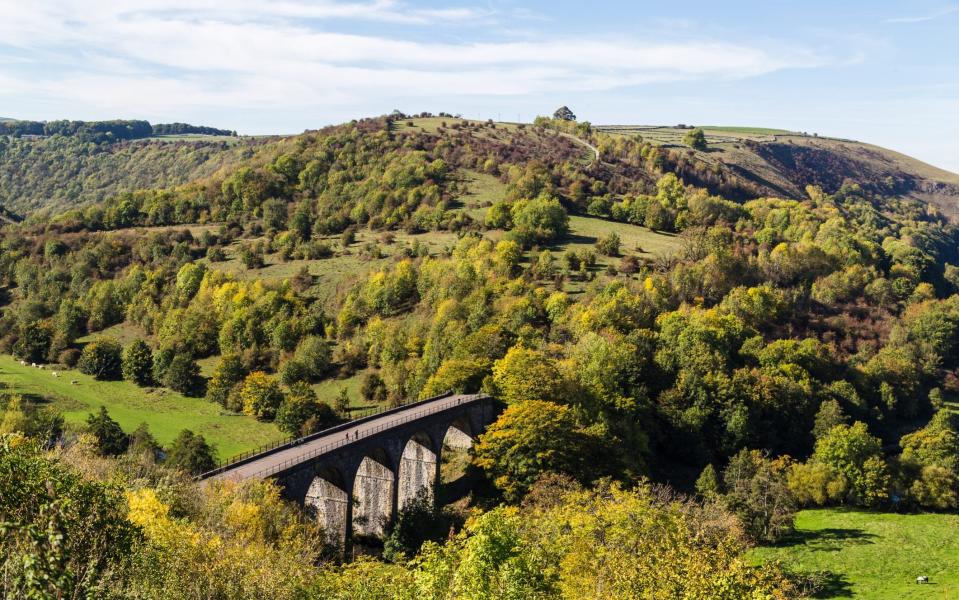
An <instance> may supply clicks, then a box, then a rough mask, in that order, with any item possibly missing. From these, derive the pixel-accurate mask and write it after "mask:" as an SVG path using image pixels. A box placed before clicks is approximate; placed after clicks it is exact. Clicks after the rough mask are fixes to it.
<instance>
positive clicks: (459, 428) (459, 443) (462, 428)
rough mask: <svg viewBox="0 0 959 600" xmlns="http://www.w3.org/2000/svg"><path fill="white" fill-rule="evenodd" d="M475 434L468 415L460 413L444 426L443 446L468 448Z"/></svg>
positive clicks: (471, 444)
mask: <svg viewBox="0 0 959 600" xmlns="http://www.w3.org/2000/svg"><path fill="white" fill-rule="evenodd" d="M475 437H476V434H475V433H474V431H473V425H472V424H471V423H470V418H469V415H462V416H461V417H459V418H458V419H456V420H455V421H453V422H452V423H450V425H449V427H447V428H446V433H445V434H444V435H443V447H444V448H470V447H472V446H473V440H474V439H475Z"/></svg>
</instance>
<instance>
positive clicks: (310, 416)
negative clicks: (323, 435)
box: [276, 382, 336, 437]
mask: <svg viewBox="0 0 959 600" xmlns="http://www.w3.org/2000/svg"><path fill="white" fill-rule="evenodd" d="M335 421H336V414H335V413H334V412H333V409H332V408H331V407H330V405H329V404H326V403H325V402H320V401H319V400H317V398H316V392H314V391H313V388H311V387H310V386H309V384H307V383H303V382H299V383H294V384H293V385H292V386H290V392H289V393H288V394H287V395H286V397H285V398H284V399H283V403H282V404H280V408H279V409H278V410H277V411H276V425H277V426H278V427H279V428H280V429H281V430H282V431H283V432H285V433H287V434H289V435H291V436H294V437H298V436H301V435H309V434H310V433H313V432H314V431H319V430H320V429H324V428H326V427H329V426H330V425H332V424H333V423H334V422H335ZM307 423H309V424H310V427H309V428H310V429H312V431H306V430H305V429H304V425H306V424H307Z"/></svg>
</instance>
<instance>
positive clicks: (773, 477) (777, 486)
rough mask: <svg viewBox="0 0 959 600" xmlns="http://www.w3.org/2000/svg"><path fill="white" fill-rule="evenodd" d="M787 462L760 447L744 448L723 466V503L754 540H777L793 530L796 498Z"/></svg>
mask: <svg viewBox="0 0 959 600" xmlns="http://www.w3.org/2000/svg"><path fill="white" fill-rule="evenodd" d="M786 466H787V464H786V462H785V461H782V460H770V459H769V458H767V457H766V456H764V455H763V453H762V452H760V451H758V450H746V449H743V450H741V451H740V452H739V453H738V454H736V455H735V456H733V457H732V458H731V459H730V461H729V464H728V465H727V466H726V468H725V469H723V487H724V489H725V491H726V493H725V495H724V496H723V503H724V504H725V505H726V506H727V507H728V508H729V510H730V511H732V512H733V513H735V514H736V515H737V516H738V517H739V518H740V520H741V521H742V523H743V525H744V527H745V528H746V532H747V533H748V534H749V536H750V537H752V538H753V539H754V540H757V541H763V542H774V541H776V540H778V539H779V538H781V537H782V536H783V535H784V534H786V533H788V532H790V531H792V528H793V520H794V518H795V514H796V501H795V499H794V498H793V495H792V492H791V491H790V490H789V486H788V484H787V479H786V477H787V469H786Z"/></svg>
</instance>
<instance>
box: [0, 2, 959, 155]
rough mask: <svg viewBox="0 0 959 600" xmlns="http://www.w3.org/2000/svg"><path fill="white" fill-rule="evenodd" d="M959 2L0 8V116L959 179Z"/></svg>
mask: <svg viewBox="0 0 959 600" xmlns="http://www.w3.org/2000/svg"><path fill="white" fill-rule="evenodd" d="M957 34H959V0H956V1H948V0H909V2H902V1H898V2H890V1H882V0H872V1H861V0H844V1H842V2H837V1H836V0H830V1H821V0H803V1H791V0H761V1H760V0H755V1H749V2H747V1H738V0H725V1H722V2H720V1H716V0H711V1H708V2H707V1H699V0H686V1H684V2H663V1H657V2H648V1H645V0H633V1H629V2H627V1H613V2H601V1H596V0H593V1H579V2H567V1H564V0H554V1H551V2H539V1H535V2H517V1H510V0H486V1H483V0H475V1H473V0H462V1H458V2H445V3H441V2H430V1H419V0H277V1H269V0H30V1H24V0H0V117H10V118H19V119H33V120H51V119H61V118H68V119H80V120H95V119H112V118H130V119H132V118H142V119H148V120H149V121H151V122H153V123H162V122H172V121H182V122H190V123H195V124H203V125H212V126H217V127H222V128H227V129H235V130H237V131H239V132H240V133H243V134H265V133H298V132H301V131H303V130H305V129H315V128H318V127H321V126H323V125H328V124H333V123H339V122H343V121H347V120H350V119H353V118H360V117H364V116H375V115H380V114H385V113H388V112H390V111H392V110H393V109H399V110H401V111H404V112H409V113H416V112H421V111H431V112H434V113H435V112H440V111H446V112H449V113H454V114H455V113H460V114H462V115H464V116H467V117H479V118H484V119H485V118H493V119H499V120H508V121H515V120H521V121H531V120H532V119H533V118H534V117H535V116H536V115H541V114H550V113H552V111H553V110H554V109H555V108H557V107H558V106H560V105H568V106H569V107H570V108H572V109H573V111H574V112H575V113H576V114H577V115H578V116H579V118H580V120H588V121H590V122H592V123H596V124H677V123H691V124H697V125H748V126H760V127H776V128H784V129H791V130H797V131H807V132H809V133H813V132H816V133H819V134H821V135H829V136H835V137H843V138H850V139H856V140H861V141H866V142H870V143H874V144H878V145H881V146H885V147H889V148H893V149H896V150H899V151H901V152H905V153H907V154H910V155H913V156H915V157H917V158H920V159H922V160H925V161H927V162H930V163H932V164H934V165H937V166H940V167H943V168H947V169H950V170H952V171H956V172H959V35H957Z"/></svg>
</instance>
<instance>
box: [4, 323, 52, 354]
mask: <svg viewBox="0 0 959 600" xmlns="http://www.w3.org/2000/svg"><path fill="white" fill-rule="evenodd" d="M52 338H53V335H52V333H51V331H50V327H49V325H47V324H46V323H42V322H40V321H35V322H33V323H30V324H29V325H27V326H26V327H23V328H22V330H21V332H20V338H19V339H18V340H17V343H16V344H15V345H14V347H13V351H14V353H15V354H16V355H17V356H19V357H20V358H22V359H23V360H25V361H27V362H32V363H33V362H44V361H45V360H46V358H47V354H48V353H49V352H50V342H51V340H52Z"/></svg>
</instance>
